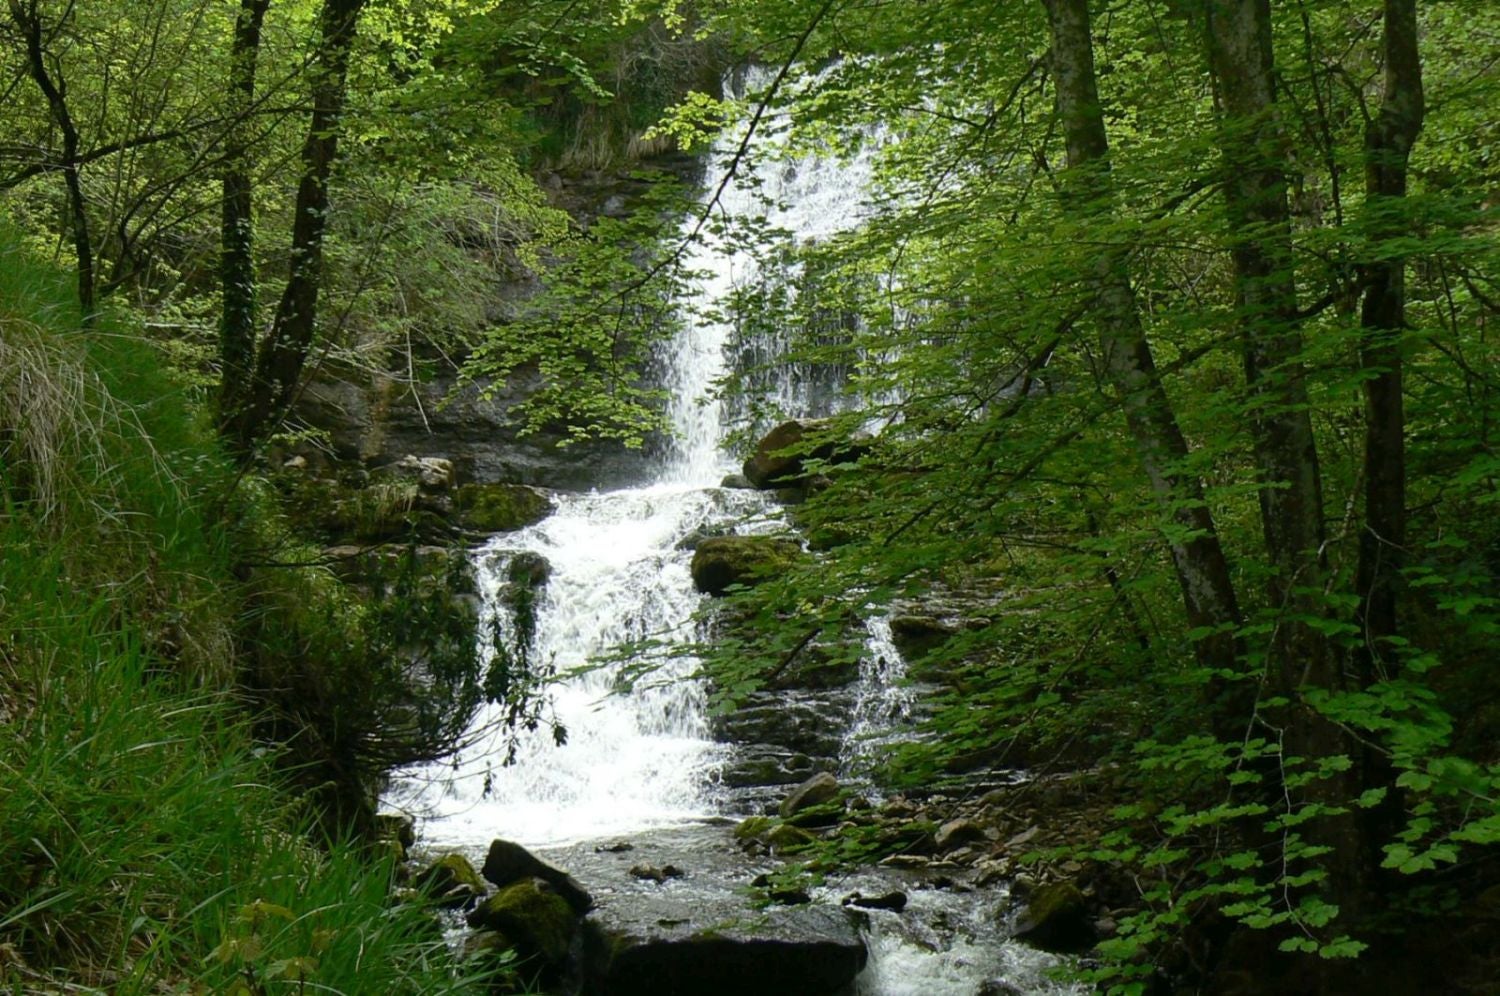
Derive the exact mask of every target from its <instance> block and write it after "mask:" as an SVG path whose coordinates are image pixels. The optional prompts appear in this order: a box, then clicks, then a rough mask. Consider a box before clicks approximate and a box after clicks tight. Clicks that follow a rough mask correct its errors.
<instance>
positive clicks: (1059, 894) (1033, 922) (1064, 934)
mask: <svg viewBox="0 0 1500 996" xmlns="http://www.w3.org/2000/svg"><path fill="white" fill-rule="evenodd" d="M1012 936H1014V937H1015V938H1016V939H1017V940H1021V941H1025V942H1026V943H1027V944H1030V945H1031V946H1032V947H1035V948H1040V949H1042V950H1043V951H1057V952H1063V953H1075V952H1079V951H1086V950H1088V949H1089V948H1091V947H1093V946H1094V943H1095V942H1096V941H1097V940H1098V936H1097V935H1096V934H1095V933H1094V924H1093V921H1092V919H1091V918H1090V917H1089V914H1088V904H1087V902H1086V901H1085V900H1084V897H1083V893H1082V892H1079V891H1078V887H1077V886H1076V885H1074V884H1073V883H1071V882H1053V883H1050V884H1048V885H1041V886H1037V887H1036V888H1035V889H1033V890H1031V891H1030V894H1029V895H1028V896H1027V898H1026V906H1025V908H1024V909H1023V910H1022V911H1021V913H1020V915H1019V916H1017V917H1016V923H1015V929H1014V931H1013V932H1012Z"/></svg>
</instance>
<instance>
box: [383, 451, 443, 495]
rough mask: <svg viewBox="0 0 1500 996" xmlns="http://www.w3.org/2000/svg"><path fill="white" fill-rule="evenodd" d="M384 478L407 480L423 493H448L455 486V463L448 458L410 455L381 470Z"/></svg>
mask: <svg viewBox="0 0 1500 996" xmlns="http://www.w3.org/2000/svg"><path fill="white" fill-rule="evenodd" d="M380 473H381V474H382V475H384V476H390V477H397V478H407V479H409V480H414V481H416V482H417V486H418V487H420V488H421V489H422V490H423V491H447V490H448V489H449V488H451V487H452V486H453V461H452V460H449V459H447V458H446V457H431V456H429V457H419V456H416V455H415V454H412V453H408V454H406V455H405V456H404V457H402V458H401V459H400V460H397V461H396V462H395V463H393V464H388V465H386V466H385V467H382V468H381V469H380Z"/></svg>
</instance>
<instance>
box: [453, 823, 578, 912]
mask: <svg viewBox="0 0 1500 996" xmlns="http://www.w3.org/2000/svg"><path fill="white" fill-rule="evenodd" d="M481 872H482V873H483V875H484V877H485V878H486V879H488V880H489V881H490V882H492V883H494V884H495V885H497V886H499V887H501V888H502V889H503V888H505V887H506V886H508V885H511V884H513V883H515V882H520V881H524V880H526V879H533V878H535V879H541V880H542V881H543V882H546V883H547V885H548V886H550V887H551V889H552V890H553V892H555V893H556V894H557V895H559V896H561V897H562V898H563V900H564V901H566V902H567V904H568V905H569V906H570V907H571V908H572V909H573V910H574V911H575V912H577V913H586V912H587V911H588V910H590V909H592V908H593V905H594V899H593V897H592V896H590V895H589V894H588V891H587V890H586V889H584V887H583V886H581V885H579V884H578V883H577V882H576V881H575V880H574V879H573V876H571V875H569V874H568V873H567V872H565V871H563V870H562V869H561V868H555V867H553V866H552V865H549V864H547V862H545V861H543V860H542V859H541V858H538V857H537V856H536V855H534V854H532V853H531V852H530V851H528V850H526V848H524V847H522V846H521V845H520V844H514V843H512V842H510V841H508V840H501V839H499V838H496V839H495V840H493V841H491V842H490V850H489V853H488V854H487V855H485V859H484V868H483V869H481ZM496 929H500V930H503V929H504V928H503V927H500V928H496Z"/></svg>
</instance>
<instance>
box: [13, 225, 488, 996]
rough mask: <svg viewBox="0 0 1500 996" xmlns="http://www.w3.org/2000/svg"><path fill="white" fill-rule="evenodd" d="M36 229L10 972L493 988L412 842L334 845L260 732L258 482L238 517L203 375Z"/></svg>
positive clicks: (294, 986) (22, 322) (19, 474)
mask: <svg viewBox="0 0 1500 996" xmlns="http://www.w3.org/2000/svg"><path fill="white" fill-rule="evenodd" d="M18 246H19V239H17V238H16V236H15V234H14V233H13V232H11V231H10V230H8V229H6V228H5V227H4V226H3V224H0V352H3V353H4V354H5V355H4V357H3V359H4V360H6V362H5V363H3V364H0V841H3V842H4V845H3V846H0V990H4V991H17V992H27V991H38V990H46V991H54V990H55V989H56V987H57V986H59V985H60V984H61V983H67V984H68V985H70V986H72V987H77V988H78V989H81V990H82V991H91V990H92V991H100V992H109V993H120V994H132V993H148V992H149V993H156V992H166V991H182V992H204V991H211V992H235V991H238V992H244V993H250V994H256V996H258V994H263V993H273V992H298V993H301V992H344V993H369V992H392V993H423V994H426V993H444V992H463V991H475V988H474V987H475V985H476V982H475V979H476V978H477V975H478V973H477V972H475V971H473V967H472V966H469V967H466V966H463V965H459V964H455V962H454V959H452V958H451V957H450V955H449V954H448V949H447V947H446V946H445V945H444V944H443V942H442V938H441V936H440V932H439V931H438V930H437V929H436V927H435V925H434V922H433V921H432V919H431V918H430V916H429V914H428V913H427V912H426V911H425V910H423V909H422V908H420V907H418V906H411V905H398V904H393V903H392V902H391V900H390V893H391V888H390V886H391V876H392V872H393V868H392V865H391V858H389V857H384V858H382V857H376V856H373V855H372V854H371V852H370V851H369V850H367V849H365V848H363V847H361V846H358V845H355V844H352V843H334V844H332V845H328V846H324V847H314V846H313V845H312V844H311V843H310V840H311V839H313V838H312V836H311V834H310V831H311V829H312V827H313V826H314V823H315V819H316V816H317V814H316V813H314V812H312V811H311V810H312V807H311V806H309V805H308V804H306V802H305V801H304V800H303V799H300V798H299V797H298V796H297V795H296V794H295V793H294V792H293V791H291V790H290V789H289V788H288V787H287V783H286V781H285V780H284V773H283V772H284V766H283V765H280V764H278V760H279V758H278V750H277V749H276V748H275V747H273V746H269V745H267V744H265V743H261V742H258V741H257V739H256V737H255V733H256V727H255V725H254V720H255V717H254V716H252V715H251V714H250V712H249V710H248V709H247V708H246V705H245V698H244V697H243V695H242V694H241V692H240V691H239V689H238V688H237V687H236V684H235V676H236V674H237V673H238V671H239V664H238V663H237V659H236V646H235V634H236V633H237V632H239V631H240V630H239V629H238V628H237V627H239V624H240V620H241V619H242V617H243V614H244V613H245V611H246V606H247V604H248V599H249V598H250V594H249V591H250V588H249V586H248V585H246V584H245V582H244V579H243V578H242V577H237V576H236V574H235V572H234V570H233V569H232V565H233V564H234V553H235V551H234V549H233V545H234V544H235V543H236V542H242V540H237V539H236V536H243V535H245V533H246V529H245V521H244V520H245V519H246V517H247V516H248V517H250V518H251V519H252V520H253V518H254V517H255V516H256V515H258V514H261V513H259V512H257V511H256V508H255V502H256V499H255V498H254V497H253V496H254V495H255V494H256V493H257V489H256V488H253V487H252V488H248V489H245V488H242V489H239V491H238V492H236V493H237V494H242V495H243V494H248V495H250V496H251V497H248V498H247V497H243V496H242V497H240V498H237V499H235V500H236V501H237V502H240V505H239V506H238V507H236V509H235V515H234V516H233V518H235V519H236V520H237V522H238V528H237V529H236V530H233V531H232V530H229V529H227V528H226V527H225V526H224V525H223V523H224V522H226V521H227V520H228V519H229V518H230V516H226V514H225V505H224V501H225V496H226V495H228V494H229V493H230V485H231V482H233V480H234V472H233V469H232V468H231V467H230V466H229V464H228V463H227V462H225V461H224V460H223V459H222V458H221V457H220V455H219V453H218V450H217V447H216V446H215V444H214V441H213V438H212V435H211V433H210V432H209V430H208V427H207V425H206V422H205V420H204V418H203V417H202V414H201V412H200V411H199V410H198V406H197V405H196V404H195V399H194V398H193V397H192V395H191V393H190V392H189V391H188V390H186V389H185V388H183V387H182V386H181V382H179V381H178V380H176V379H174V378H173V377H172V376H171V375H170V373H169V372H167V371H166V369H165V367H166V364H164V362H163V360H162V356H161V354H160V353H159V352H158V351H157V350H156V348H155V347H154V346H153V345H152V344H150V343H149V342H148V341H146V340H145V339H144V338H143V337H142V336H140V335H137V334H136V333H135V332H134V331H133V330H132V329H131V326H130V323H129V321H128V319H126V318H124V317H122V316H109V315H105V316H103V318H102V320H101V321H100V322H99V328H98V331H97V332H90V333H85V332H82V331H80V330H79V322H78V315H77V310H76V308H75V307H73V306H72V305H71V303H70V293H71V291H70V287H69V284H68V282H67V280H66V276H65V275H63V274H60V273H58V272H56V271H54V270H53V269H51V268H49V267H47V266H46V265H43V264H39V263H38V262H36V261H35V260H34V259H33V258H32V257H30V256H28V255H27V254H26V253H25V252H24V251H22V250H21V249H20V248H18ZM268 528H270V527H268ZM248 531H249V533H250V534H254V533H255V528H254V524H253V523H252V525H251V528H250V529H249V530H248ZM257 584H260V585H264V584H265V581H264V578H258V579H257ZM466 972H467V975H466V974H465V973H466Z"/></svg>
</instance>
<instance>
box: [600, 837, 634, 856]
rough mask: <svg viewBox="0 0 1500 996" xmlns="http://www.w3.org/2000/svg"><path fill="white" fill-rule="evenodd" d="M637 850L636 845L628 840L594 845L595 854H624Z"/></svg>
mask: <svg viewBox="0 0 1500 996" xmlns="http://www.w3.org/2000/svg"><path fill="white" fill-rule="evenodd" d="M633 850H635V845H634V844H632V843H631V842H630V841H628V840H617V841H614V842H612V843H609V844H599V845H596V846H595V847H594V853H595V854H623V853H625V852H626V851H633Z"/></svg>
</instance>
